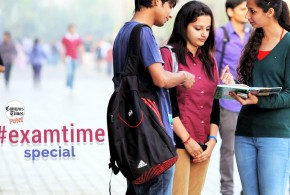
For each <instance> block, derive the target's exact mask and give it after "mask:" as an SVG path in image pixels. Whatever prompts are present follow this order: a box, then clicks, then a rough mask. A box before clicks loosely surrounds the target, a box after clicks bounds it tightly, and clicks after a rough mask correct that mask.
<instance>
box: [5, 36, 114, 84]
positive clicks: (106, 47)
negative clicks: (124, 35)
mask: <svg viewBox="0 0 290 195" xmlns="http://www.w3.org/2000/svg"><path fill="white" fill-rule="evenodd" d="M66 35H67V34H66ZM2 37H3V38H2V40H1V41H0V54H1V56H2V60H3V65H4V66H5V71H4V70H3V71H4V74H3V75H4V82H5V87H6V88H7V89H8V88H9V84H10V78H11V77H13V69H14V68H20V69H24V68H27V67H29V66H30V67H31V71H32V80H33V83H34V85H35V86H36V87H37V86H39V85H40V82H41V72H42V67H43V66H46V65H51V66H59V65H61V64H63V63H64V62H65V61H64V60H63V59H62V54H63V52H64V45H63V42H62V37H60V39H58V40H53V41H51V42H47V41H44V40H43V39H42V38H41V37H35V38H32V37H29V38H28V37H24V38H20V39H14V37H13V32H12V31H5V32H4V33H3V35H2ZM80 39H81V40H82V42H81V47H82V48H84V49H83V52H81V53H80V52H79V51H78V55H79V57H80V58H79V59H78V65H79V66H82V67H83V68H85V69H88V70H92V71H95V72H96V73H104V74H105V75H107V76H108V77H111V76H112V74H113V73H112V72H113V71H112V69H113V65H112V47H113V45H112V41H111V40H105V39H93V36H92V35H89V34H88V35H86V36H84V37H80Z"/></svg>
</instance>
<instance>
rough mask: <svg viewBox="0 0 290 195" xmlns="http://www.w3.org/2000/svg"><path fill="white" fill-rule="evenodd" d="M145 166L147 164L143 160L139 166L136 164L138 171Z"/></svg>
mask: <svg viewBox="0 0 290 195" xmlns="http://www.w3.org/2000/svg"><path fill="white" fill-rule="evenodd" d="M145 166H147V163H145V162H144V161H143V160H140V162H139V164H138V169H140V168H142V167H145Z"/></svg>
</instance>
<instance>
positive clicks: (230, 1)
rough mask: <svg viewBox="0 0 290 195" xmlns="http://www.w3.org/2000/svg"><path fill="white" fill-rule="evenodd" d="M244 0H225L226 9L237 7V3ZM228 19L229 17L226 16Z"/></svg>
mask: <svg viewBox="0 0 290 195" xmlns="http://www.w3.org/2000/svg"><path fill="white" fill-rule="evenodd" d="M244 1H246V0H226V11H227V10H228V9H235V7H237V6H238V5H240V4H241V3H243V2H244ZM228 18H229V20H230V19H231V18H230V17H229V16H228Z"/></svg>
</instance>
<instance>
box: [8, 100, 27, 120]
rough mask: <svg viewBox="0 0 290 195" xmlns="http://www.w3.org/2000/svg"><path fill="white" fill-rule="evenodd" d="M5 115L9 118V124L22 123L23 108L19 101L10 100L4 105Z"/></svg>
mask: <svg viewBox="0 0 290 195" xmlns="http://www.w3.org/2000/svg"><path fill="white" fill-rule="evenodd" d="M5 110H6V116H7V118H8V119H9V122H10V124H13V123H23V116H24V114H25V108H24V106H23V104H22V103H21V102H19V101H16V100H14V101H11V102H9V103H8V104H7V105H6V107H5Z"/></svg>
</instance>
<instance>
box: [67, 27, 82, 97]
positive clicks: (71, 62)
mask: <svg viewBox="0 0 290 195" xmlns="http://www.w3.org/2000/svg"><path fill="white" fill-rule="evenodd" d="M62 45H63V51H62V60H63V62H64V63H65V64H66V68H67V78H66V86H67V89H68V90H69V91H70V92H71V91H72V89H73V86H74V77H75V71H76V68H77V65H78V63H79V55H80V56H81V55H82V51H83V50H82V47H81V45H82V40H81V38H80V36H79V35H78V34H77V33H76V30H75V26H74V25H73V24H70V25H69V26H68V32H67V33H66V34H65V36H64V37H63V38H62ZM79 52H81V54H79Z"/></svg>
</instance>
